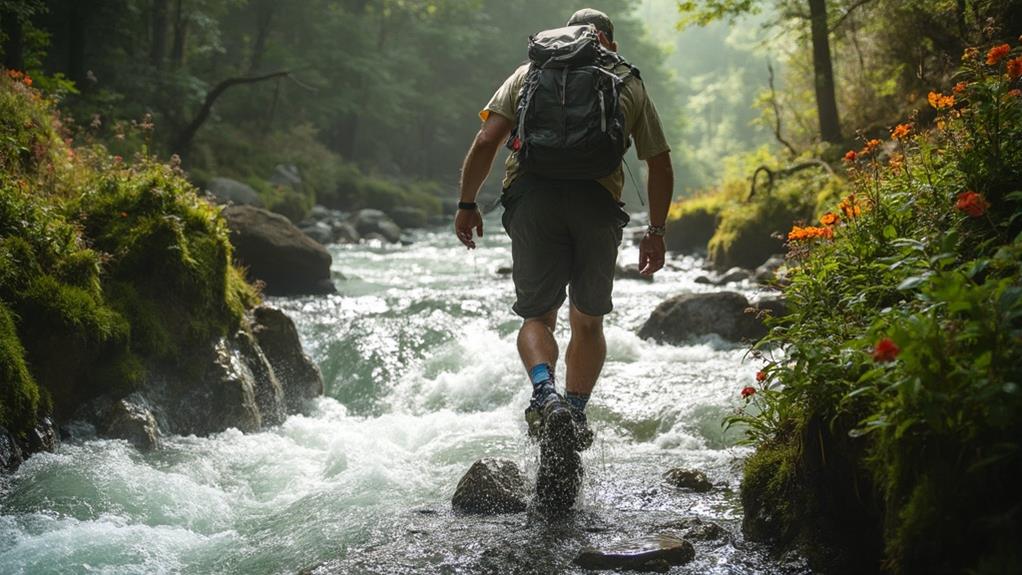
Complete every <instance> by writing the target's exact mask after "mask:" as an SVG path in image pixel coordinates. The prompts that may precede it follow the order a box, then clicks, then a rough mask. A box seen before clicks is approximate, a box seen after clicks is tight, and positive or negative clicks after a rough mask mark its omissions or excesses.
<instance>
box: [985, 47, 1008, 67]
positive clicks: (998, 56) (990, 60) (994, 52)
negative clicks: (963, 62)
mask: <svg viewBox="0 0 1022 575" xmlns="http://www.w3.org/2000/svg"><path fill="white" fill-rule="evenodd" d="M1009 52H1011V46H1010V45H1008V44H999V45H997V46H994V47H993V48H991V49H990V51H989V52H987V65H989V66H996V65H998V64H1000V63H1001V60H1003V59H1004V57H1005V56H1007V55H1008V53H1009Z"/></svg>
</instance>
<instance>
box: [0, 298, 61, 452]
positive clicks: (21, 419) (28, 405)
mask: <svg viewBox="0 0 1022 575" xmlns="http://www.w3.org/2000/svg"><path fill="white" fill-rule="evenodd" d="M0 383H2V385H0V427H5V428H7V429H8V430H9V431H11V433H13V434H14V435H15V436H22V437H23V436H24V435H25V434H26V433H28V431H29V430H30V429H32V427H33V426H34V425H35V422H36V419H37V417H38V415H39V414H40V413H45V412H46V411H47V410H48V408H49V397H48V396H47V395H46V394H45V393H44V392H42V391H41V390H40V389H39V386H38V385H37V384H36V382H35V379H34V378H33V377H32V374H31V373H30V372H29V370H28V366H27V365H26V363H25V349H24V348H23V347H22V345H21V340H20V339H19V338H18V333H17V330H16V329H15V325H14V318H12V317H11V312H10V310H8V309H7V307H6V306H5V305H3V304H2V303H0Z"/></svg>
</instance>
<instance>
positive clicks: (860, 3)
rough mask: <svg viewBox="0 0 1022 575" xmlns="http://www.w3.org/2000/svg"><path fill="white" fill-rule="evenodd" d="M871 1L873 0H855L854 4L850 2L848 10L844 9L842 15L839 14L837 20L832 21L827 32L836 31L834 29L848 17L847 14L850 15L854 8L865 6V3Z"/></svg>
mask: <svg viewBox="0 0 1022 575" xmlns="http://www.w3.org/2000/svg"><path fill="white" fill-rule="evenodd" d="M872 1H873V0H859V1H858V2H856V3H855V4H852V5H851V6H850V7H849V8H848V10H845V13H844V14H842V15H841V16H840V17H839V18H838V19H837V20H836V21H835V22H834V24H833V25H832V26H831V27H830V30H828V32H831V33H833V32H834V31H836V30H837V29H838V28H840V27H841V24H843V23H844V21H845V20H846V19H847V18H848V17H849V16H851V15H852V12H855V11H856V10H858V9H859V8H861V7H863V6H865V5H866V4H869V3H870V2H872Z"/></svg>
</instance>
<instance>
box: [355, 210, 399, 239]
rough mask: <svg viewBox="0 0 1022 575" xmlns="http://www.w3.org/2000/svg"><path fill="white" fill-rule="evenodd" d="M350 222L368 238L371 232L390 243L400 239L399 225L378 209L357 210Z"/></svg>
mask: <svg viewBox="0 0 1022 575" xmlns="http://www.w3.org/2000/svg"><path fill="white" fill-rule="evenodd" d="M351 224H352V225H353V226H355V230H357V231H358V233H359V234H360V235H361V236H362V237H364V238H367V239H369V238H370V237H371V236H372V235H373V234H377V235H379V236H380V237H381V238H383V239H384V240H385V241H387V242H390V243H392V244H395V243H397V242H399V241H401V227H400V226H398V225H397V224H396V223H394V221H393V220H391V219H390V217H388V216H387V214H385V213H383V212H381V211H380V210H373V209H365V210H359V211H358V213H356V214H355V215H354V216H352V219H351Z"/></svg>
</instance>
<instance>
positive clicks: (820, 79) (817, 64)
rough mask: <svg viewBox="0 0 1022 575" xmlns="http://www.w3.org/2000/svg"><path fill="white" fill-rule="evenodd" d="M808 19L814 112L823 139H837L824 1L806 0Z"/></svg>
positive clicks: (828, 140) (838, 124)
mask: <svg viewBox="0 0 1022 575" xmlns="http://www.w3.org/2000/svg"><path fill="white" fill-rule="evenodd" d="M809 18H810V22H811V24H812V36H813V73H814V74H813V75H814V82H813V84H814V86H815V87H816V112H817V115H818V116H819V120H820V137H821V138H822V139H823V141H824V142H831V143H835V142H840V141H841V122H840V120H839V119H838V115H837V99H836V98H835V96H834V67H833V64H832V62H831V58H830V31H829V28H828V26H827V0H809Z"/></svg>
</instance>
